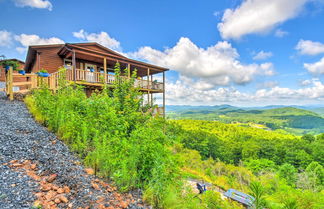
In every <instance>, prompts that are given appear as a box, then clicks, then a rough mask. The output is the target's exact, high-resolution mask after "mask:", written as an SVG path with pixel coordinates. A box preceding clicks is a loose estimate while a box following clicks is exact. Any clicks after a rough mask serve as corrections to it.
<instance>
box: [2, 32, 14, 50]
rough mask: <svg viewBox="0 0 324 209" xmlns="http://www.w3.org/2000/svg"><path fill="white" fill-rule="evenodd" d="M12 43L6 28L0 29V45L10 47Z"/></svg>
mask: <svg viewBox="0 0 324 209" xmlns="http://www.w3.org/2000/svg"><path fill="white" fill-rule="evenodd" d="M11 44H12V34H11V33H10V32H8V31H6V30H0V47H10V46H11Z"/></svg>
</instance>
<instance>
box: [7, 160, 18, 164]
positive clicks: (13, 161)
mask: <svg viewBox="0 0 324 209" xmlns="http://www.w3.org/2000/svg"><path fill="white" fill-rule="evenodd" d="M17 162H18V160H11V161H10V162H9V163H10V164H13V163H17Z"/></svg>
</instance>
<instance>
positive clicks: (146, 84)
mask: <svg viewBox="0 0 324 209" xmlns="http://www.w3.org/2000/svg"><path fill="white" fill-rule="evenodd" d="M75 72H76V75H75V80H76V81H84V82H87V83H104V82H106V83H107V84H114V82H115V80H116V77H115V75H112V74H106V75H105V74H104V73H100V72H90V71H86V70H79V69H77V70H76V71H75ZM67 74H68V76H67V77H68V78H71V79H67V80H71V81H73V80H74V77H73V71H72V70H67ZM122 79H128V77H126V76H122ZM134 85H135V87H139V88H141V89H145V90H152V91H155V90H157V91H163V83H161V82H154V81H148V80H143V79H136V80H135V83H134Z"/></svg>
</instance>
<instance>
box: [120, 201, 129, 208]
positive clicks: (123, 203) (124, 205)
mask: <svg viewBox="0 0 324 209" xmlns="http://www.w3.org/2000/svg"><path fill="white" fill-rule="evenodd" d="M120 207H122V208H127V207H128V204H127V203H126V202H124V201H122V202H121V203H120Z"/></svg>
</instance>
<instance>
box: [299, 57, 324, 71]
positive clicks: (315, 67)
mask: <svg viewBox="0 0 324 209" xmlns="http://www.w3.org/2000/svg"><path fill="white" fill-rule="evenodd" d="M304 68H306V69H307V70H308V72H310V73H311V74H313V75H322V74H324V57H323V58H322V59H321V60H320V61H318V62H315V63H304Z"/></svg>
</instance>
